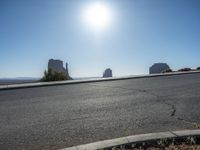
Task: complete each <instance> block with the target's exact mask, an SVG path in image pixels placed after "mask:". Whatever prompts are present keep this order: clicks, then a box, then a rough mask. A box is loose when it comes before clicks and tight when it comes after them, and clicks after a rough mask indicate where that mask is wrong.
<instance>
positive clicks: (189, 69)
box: [178, 68, 192, 72]
mask: <svg viewBox="0 0 200 150" xmlns="http://www.w3.org/2000/svg"><path fill="white" fill-rule="evenodd" d="M191 70H192V69H191V68H182V69H179V70H178V71H180V72H183V71H191Z"/></svg>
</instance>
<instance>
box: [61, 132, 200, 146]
mask: <svg viewBox="0 0 200 150" xmlns="http://www.w3.org/2000/svg"><path fill="white" fill-rule="evenodd" d="M197 135H200V130H183V131H168V132H159V133H148V134H140V135H133V136H127V137H122V138H117V139H112V140H105V141H99V142H95V143H90V144H84V145H79V146H74V147H69V148H64V149H61V150H97V149H109V148H112V147H116V146H120V145H126V144H133V143H141V142H145V141H154V140H159V139H166V138H169V139H170V138H178V137H185V136H197Z"/></svg>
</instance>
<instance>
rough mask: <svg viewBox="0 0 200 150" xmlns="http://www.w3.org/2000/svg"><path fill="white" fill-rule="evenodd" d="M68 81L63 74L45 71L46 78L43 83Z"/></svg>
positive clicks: (49, 70)
mask: <svg viewBox="0 0 200 150" xmlns="http://www.w3.org/2000/svg"><path fill="white" fill-rule="evenodd" d="M63 80H68V77H67V76H66V75H65V74H64V73H62V72H56V71H52V70H51V69H48V71H46V70H45V71H44V76H43V77H42V79H41V81H44V82H48V81H63Z"/></svg>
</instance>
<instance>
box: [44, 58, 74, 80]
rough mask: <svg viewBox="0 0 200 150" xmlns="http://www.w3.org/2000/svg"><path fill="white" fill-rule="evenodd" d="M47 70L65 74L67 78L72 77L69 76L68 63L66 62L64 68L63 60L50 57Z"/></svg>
mask: <svg viewBox="0 0 200 150" xmlns="http://www.w3.org/2000/svg"><path fill="white" fill-rule="evenodd" d="M48 70H52V72H59V73H63V74H64V75H66V77H67V79H72V78H71V77H70V76H69V72H68V64H67V63H66V68H64V66H63V61H61V60H55V59H50V60H49V62H48Z"/></svg>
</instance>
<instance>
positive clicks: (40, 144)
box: [0, 73, 200, 150]
mask: <svg viewBox="0 0 200 150" xmlns="http://www.w3.org/2000/svg"><path fill="white" fill-rule="evenodd" d="M198 127H200V73H196V74H187V75H173V76H166V77H152V78H141V79H128V80H117V81H106V82H93V83H83V84H73V85H60V86H47V87H37V88H24V89H13V90H2V91H0V149H3V150H7V149H8V150H10V149H26V150H27V149H33V150H38V149H61V148H65V147H69V146H74V145H79V144H85V143H90V142H95V141H99V140H106V139H112V138H118V137H122V136H128V135H133V134H140V133H149V132H157V131H169V130H181V129H196V128H198Z"/></svg>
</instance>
